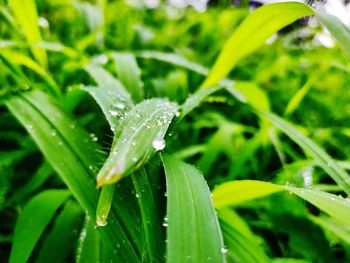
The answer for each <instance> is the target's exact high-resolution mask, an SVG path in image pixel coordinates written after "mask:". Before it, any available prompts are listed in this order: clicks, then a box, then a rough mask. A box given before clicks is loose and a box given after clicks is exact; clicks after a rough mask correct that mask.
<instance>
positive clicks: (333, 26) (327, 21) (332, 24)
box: [316, 12, 350, 59]
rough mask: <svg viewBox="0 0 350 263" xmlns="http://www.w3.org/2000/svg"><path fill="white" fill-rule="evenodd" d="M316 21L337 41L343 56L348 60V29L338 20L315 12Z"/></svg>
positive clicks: (349, 46)
mask: <svg viewBox="0 0 350 263" xmlns="http://www.w3.org/2000/svg"><path fill="white" fill-rule="evenodd" d="M316 17H317V18H318V20H319V21H320V22H321V23H322V24H323V25H324V26H325V27H326V28H327V29H328V30H329V32H330V33H331V35H332V36H333V37H334V38H335V39H336V40H337V42H338V44H339V46H340V47H341V48H342V50H343V52H344V53H345V56H346V57H347V58H348V59H350V29H349V27H348V26H346V25H345V24H344V23H343V22H342V21H341V20H340V19H339V18H337V17H335V16H333V15H330V14H326V13H322V12H316Z"/></svg>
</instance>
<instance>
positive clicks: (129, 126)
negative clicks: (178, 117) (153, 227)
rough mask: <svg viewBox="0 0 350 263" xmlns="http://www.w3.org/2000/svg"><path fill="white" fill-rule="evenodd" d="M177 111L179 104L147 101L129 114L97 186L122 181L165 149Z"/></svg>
mask: <svg viewBox="0 0 350 263" xmlns="http://www.w3.org/2000/svg"><path fill="white" fill-rule="evenodd" d="M176 112H177V105H176V104H175V103H171V102H169V101H168V100H166V99H150V100H145V101H143V102H141V103H140V104H138V105H136V106H135V107H134V108H133V109H132V110H131V111H130V112H128V113H127V115H126V116H125V120H124V122H123V127H122V130H121V133H120V136H119V137H118V138H117V139H116V141H115V143H114V146H113V148H112V149H111V152H110V155H109V156H108V159H107V160H106V162H105V164H104V165H103V167H102V168H101V170H100V172H99V174H98V176H97V184H98V186H102V185H105V184H112V183H115V182H117V181H119V180H120V179H121V178H122V177H124V176H126V175H128V174H130V173H131V172H133V171H135V170H136V169H137V168H139V167H140V166H141V165H142V164H143V163H144V162H145V161H146V160H148V159H149V158H150V157H151V156H152V154H154V153H155V152H156V151H158V150H162V149H163V148H164V147H165V141H164V136H165V133H166V131H167V129H168V127H169V125H170V123H171V120H172V118H173V117H174V116H175V114H176Z"/></svg>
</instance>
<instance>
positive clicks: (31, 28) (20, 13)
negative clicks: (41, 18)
mask: <svg viewBox="0 0 350 263" xmlns="http://www.w3.org/2000/svg"><path fill="white" fill-rule="evenodd" d="M8 2H9V4H10V6H11V9H12V12H13V14H14V16H15V18H16V21H17V23H18V25H19V26H20V28H21V30H23V33H24V36H25V37H26V39H27V41H28V43H29V44H33V43H37V42H41V41H42V38H41V34H40V30H39V24H38V13H37V10H36V4H35V0H26V1H22V0H8ZM31 50H32V53H33V55H34V57H35V58H36V60H37V61H38V62H39V63H40V64H41V65H42V66H43V67H46V66H47V57H46V52H45V50H43V49H40V48H34V47H33V48H32V49H31Z"/></svg>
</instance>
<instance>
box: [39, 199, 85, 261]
mask: <svg viewBox="0 0 350 263" xmlns="http://www.w3.org/2000/svg"><path fill="white" fill-rule="evenodd" d="M82 216H83V211H82V209H81V207H80V206H79V205H78V204H77V203H76V202H75V201H68V202H67V203H66V205H65V206H64V208H63V210H62V212H61V213H60V215H59V216H58V217H57V220H56V222H55V224H54V226H53V229H52V231H51V233H50V234H49V235H48V237H47V238H46V239H45V241H44V242H43V246H42V248H41V249H40V253H39V256H38V258H37V259H36V262H38V263H46V262H51V263H60V262H65V261H66V260H67V256H68V255H69V252H70V248H71V246H74V245H75V244H74V241H75V240H76V238H77V234H76V230H77V228H78V227H80V221H81V218H82Z"/></svg>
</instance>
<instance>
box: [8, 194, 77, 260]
mask: <svg viewBox="0 0 350 263" xmlns="http://www.w3.org/2000/svg"><path fill="white" fill-rule="evenodd" d="M69 195H70V193H69V191H67V190H47V191H45V192H42V193H40V194H38V195H37V196H35V197H34V198H33V199H31V200H30V201H29V202H28V204H27V205H26V207H25V208H24V210H23V212H22V213H21V215H20V217H19V218H18V221H17V223H16V227H15V232H14V237H13V246H12V250H11V256H10V263H21V262H23V263H24V262H27V261H28V259H29V257H30V255H31V253H32V251H33V249H34V247H35V245H36V243H37V242H38V240H39V238H40V236H41V235H42V233H43V232H44V230H45V227H46V226H47V225H48V224H49V222H50V221H51V219H52V217H53V216H54V214H55V212H56V211H57V209H58V208H59V207H60V206H61V205H62V204H63V203H64V202H65V201H66V200H67V198H68V197H69Z"/></svg>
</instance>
